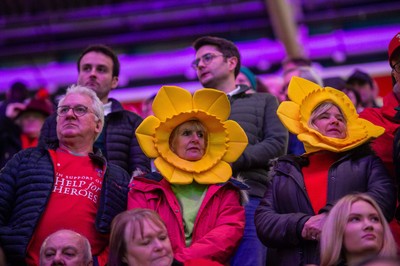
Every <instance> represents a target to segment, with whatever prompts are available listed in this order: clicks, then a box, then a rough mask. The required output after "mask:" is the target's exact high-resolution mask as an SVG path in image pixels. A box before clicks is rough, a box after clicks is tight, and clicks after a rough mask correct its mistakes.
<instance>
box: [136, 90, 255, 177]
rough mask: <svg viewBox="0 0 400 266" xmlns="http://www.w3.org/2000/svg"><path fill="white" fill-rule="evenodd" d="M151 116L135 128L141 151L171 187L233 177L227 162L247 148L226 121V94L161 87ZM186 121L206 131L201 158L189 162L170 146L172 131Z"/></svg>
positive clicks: (235, 125)
mask: <svg viewBox="0 0 400 266" xmlns="http://www.w3.org/2000/svg"><path fill="white" fill-rule="evenodd" d="M153 113H154V115H151V116H148V117H147V118H145V119H144V120H143V122H142V123H141V124H140V125H139V127H138V128H137V129H136V137H137V139H138V142H139V144H140V147H141V148H142V150H143V152H144V153H145V154H146V155H147V156H148V157H150V158H155V160H154V164H155V166H156V167H157V169H158V171H160V173H161V174H162V175H163V176H164V178H165V179H166V180H167V181H169V182H170V183H173V184H190V183H192V182H193V180H195V181H196V182H197V183H199V184H215V183H223V182H226V181H228V180H229V178H230V177H231V176H232V169H231V166H230V164H229V163H232V162H234V161H236V160H237V159H238V158H239V156H240V155H241V154H242V153H243V151H244V149H245V148H246V146H247V143H248V141H247V136H246V133H245V132H244V130H243V129H242V128H241V127H240V126H239V124H238V123H237V122H235V121H232V120H228V117H229V114H230V103H229V100H228V98H227V96H226V95H225V93H223V92H221V91H218V90H215V89H200V90H197V91H196V92H195V93H194V94H193V95H192V94H191V93H190V92H189V91H187V90H185V89H183V88H180V87H177V86H163V87H161V89H160V90H159V91H158V93H157V95H156V97H155V98H154V101H153ZM189 120H198V121H200V122H201V123H202V124H203V125H204V126H205V127H206V129H207V134H208V137H207V139H208V143H207V146H206V151H205V154H204V155H203V157H202V158H201V159H200V160H198V161H188V160H185V159H182V158H180V157H179V156H178V155H176V154H175V153H174V152H173V151H172V150H171V148H170V146H169V139H170V135H171V133H172V131H173V130H174V128H176V127H177V126H178V125H180V124H182V123H183V122H186V121H189Z"/></svg>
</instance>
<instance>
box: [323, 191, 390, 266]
mask: <svg viewBox="0 0 400 266" xmlns="http://www.w3.org/2000/svg"><path fill="white" fill-rule="evenodd" d="M320 245H321V266H335V265H347V266H353V265H358V263H360V262H361V261H363V260H365V259H366V258H368V257H369V256H384V257H395V256H396V252H397V250H396V243H395V241H394V238H393V235H392V232H391V231H390V228H389V225H388V223H387V222H386V219H385V217H384V215H383V213H382V211H381V209H380V208H379V206H378V204H377V203H376V202H375V200H374V199H372V198H371V197H370V196H368V195H366V194H350V195H347V196H344V197H343V198H342V199H340V200H339V201H338V202H337V203H336V204H335V206H334V207H333V208H332V210H331V211H330V212H329V215H328V217H327V219H326V222H325V225H324V227H323V229H322V234H321V241H320Z"/></svg>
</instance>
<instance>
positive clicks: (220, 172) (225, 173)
mask: <svg viewBox="0 0 400 266" xmlns="http://www.w3.org/2000/svg"><path fill="white" fill-rule="evenodd" d="M231 177H232V168H231V166H230V165H229V164H228V163H226V162H224V161H220V162H219V163H218V164H217V165H215V166H214V167H213V168H211V169H210V170H208V171H207V173H206V174H204V173H203V174H194V180H196V182H197V183H199V184H217V183H224V182H226V181H228V180H229V178H231Z"/></svg>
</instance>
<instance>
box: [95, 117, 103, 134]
mask: <svg viewBox="0 0 400 266" xmlns="http://www.w3.org/2000/svg"><path fill="white" fill-rule="evenodd" d="M101 130H102V122H101V120H100V119H98V120H97V121H96V128H95V132H96V133H100V132H101Z"/></svg>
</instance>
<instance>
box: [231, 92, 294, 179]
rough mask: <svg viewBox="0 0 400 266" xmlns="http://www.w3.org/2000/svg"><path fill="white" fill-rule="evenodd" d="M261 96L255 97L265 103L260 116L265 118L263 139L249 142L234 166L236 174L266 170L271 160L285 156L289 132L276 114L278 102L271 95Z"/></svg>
mask: <svg viewBox="0 0 400 266" xmlns="http://www.w3.org/2000/svg"><path fill="white" fill-rule="evenodd" d="M260 96H261V95H256V94H255V95H254V98H256V97H259V99H257V100H256V101H260V100H261V99H262V100H263V101H264V109H263V112H264V114H261V115H260V117H263V118H264V120H263V122H262V136H261V139H259V140H256V141H251V140H249V144H248V145H247V147H246V149H245V150H244V152H243V154H242V155H241V156H240V157H239V159H238V160H237V161H236V162H234V163H233V164H232V168H233V171H234V172H239V171H243V170H248V169H254V168H266V166H267V165H268V162H269V160H271V159H273V158H276V157H279V156H281V155H284V154H285V152H286V149H287V142H288V131H287V130H286V128H285V127H284V126H283V124H282V123H281V121H280V120H279V117H278V115H277V114H276V110H277V109H278V100H277V99H276V98H275V97H273V96H272V95H269V94H266V95H265V96H267V97H265V98H264V97H260ZM254 126H256V125H254ZM253 137H254V136H253ZM258 137H259V136H258ZM250 138H251V136H250Z"/></svg>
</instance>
